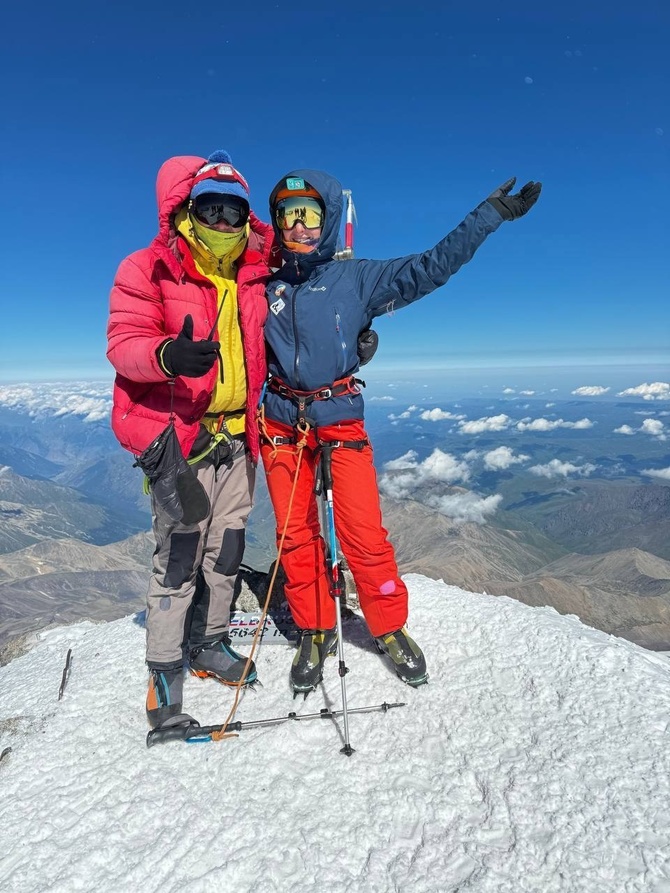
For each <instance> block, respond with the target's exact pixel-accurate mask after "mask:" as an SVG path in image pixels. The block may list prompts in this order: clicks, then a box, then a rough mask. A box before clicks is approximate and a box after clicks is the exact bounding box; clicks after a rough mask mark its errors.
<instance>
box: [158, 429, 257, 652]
mask: <svg viewBox="0 0 670 893" xmlns="http://www.w3.org/2000/svg"><path fill="white" fill-rule="evenodd" d="M193 468H194V470H195V472H196V473H197V476H198V480H199V481H200V483H201V484H202V486H203V487H204V488H205V492H206V493H207V496H208V497H209V501H210V504H211V508H210V513H209V516H208V517H207V518H205V520H204V521H201V522H200V524H197V525H194V526H192V527H185V526H184V525H182V524H181V523H179V522H175V521H173V520H172V519H171V518H168V517H167V516H166V515H165V514H164V513H162V512H161V509H160V506H158V505H157V504H156V502H155V500H154V499H153V498H152V501H151V508H152V515H153V530H154V536H155V538H156V551H155V553H154V558H153V573H152V575H151V579H150V581H149V591H148V593H147V615H146V630H147V658H146V659H147V663H148V664H149V666H150V667H158V668H162V669H168V668H170V667H177V666H180V665H181V664H182V661H183V648H184V647H187V646H188V645H189V644H190V645H191V646H192V645H199V644H202V643H203V642H209V641H212V642H213V641H215V640H216V639H217V638H219V637H220V636H221V634H222V633H224V632H225V631H226V630H227V629H228V623H229V620H230V605H231V602H232V599H233V587H234V585H235V579H236V577H237V572H238V569H239V566H240V562H241V561H242V555H243V553H244V531H245V527H246V523H247V518H248V517H249V512H250V511H251V506H252V499H253V491H254V481H255V476H256V469H255V466H254V465H253V463H252V462H251V461H250V460H249V458H248V457H247V454H246V449H245V445H244V441H243V439H242V438H236V439H235V440H234V442H233V453H232V456H231V457H230V458H229V459H228V460H227V461H225V462H224V463H223V464H221V465H219V467H218V468H216V467H215V465H214V464H213V463H212V462H211V461H210V460H209V459H208V458H205V459H204V460H202V461H201V462H198V463H197V465H194V466H193Z"/></svg>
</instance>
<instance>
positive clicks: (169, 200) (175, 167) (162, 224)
mask: <svg viewBox="0 0 670 893" xmlns="http://www.w3.org/2000/svg"><path fill="white" fill-rule="evenodd" d="M205 164H207V159H206V158H201V157H200V156H199V155H175V156H174V157H173V158H168V160H167V161H166V162H164V163H163V164H162V165H161V168H160V170H159V171H158V176H157V177H156V200H157V202H158V228H159V239H161V240H162V241H164V242H165V243H169V242H170V241H171V240H174V238H175V236H176V233H175V229H174V225H173V218H174V215H175V213H176V211H177V210H178V209H179V208H180V207H181V205H183V204H184V202H185V201H186V200H187V199H188V197H189V195H190V194H191V188H192V187H193V179H194V177H195V175H196V174H197V173H198V171H199V170H200V168H201V167H202V166H203V165H205ZM249 222H250V224H251V233H250V234H249V248H251V249H252V250H255V251H258V252H259V253H260V255H261V256H262V258H263V260H264V261H265V263H267V264H271V265H272V266H279V263H280V261H278V260H277V259H278V256H279V250H278V246H277V245H276V244H274V232H273V229H272V227H271V226H270V225H269V224H267V223H263V222H262V221H261V220H259V219H258V217H256V215H255V214H254V212H253V211H252V212H251V215H250V217H249Z"/></svg>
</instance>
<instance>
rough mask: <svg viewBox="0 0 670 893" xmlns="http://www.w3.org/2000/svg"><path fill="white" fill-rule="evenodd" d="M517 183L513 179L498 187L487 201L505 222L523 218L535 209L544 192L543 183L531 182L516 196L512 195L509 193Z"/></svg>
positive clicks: (515, 194)
mask: <svg viewBox="0 0 670 893" xmlns="http://www.w3.org/2000/svg"><path fill="white" fill-rule="evenodd" d="M515 183H516V177H512V179H511V180H507V182H506V183H503V184H502V186H498V188H497V189H496V190H494V191H493V192H492V193H491V195H489V197H488V198H487V199H486V201H487V202H490V203H491V204H492V205H493V207H494V208H495V209H496V211H497V212H498V213H499V214H500V216H501V217H502V218H503V220H517V219H518V218H519V217H523V215H524V214H527V213H528V211H530V209H531V208H532V207H533V205H534V204H535V202H536V201H537V200H538V198H539V197H540V192H541V191H542V183H534V182H533V181H532V180H531V181H530V183H526V185H525V186H522V187H521V189H520V190H519V191H518V192H516V193H514V195H510V194H509V193H510V192H511V191H512V189H513V188H514V184H515Z"/></svg>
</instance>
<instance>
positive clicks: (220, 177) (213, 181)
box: [191, 149, 249, 202]
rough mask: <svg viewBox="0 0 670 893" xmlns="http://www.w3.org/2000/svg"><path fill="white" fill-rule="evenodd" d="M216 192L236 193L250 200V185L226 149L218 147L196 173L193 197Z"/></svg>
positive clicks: (192, 190)
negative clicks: (235, 166)
mask: <svg viewBox="0 0 670 893" xmlns="http://www.w3.org/2000/svg"><path fill="white" fill-rule="evenodd" d="M205 193H207V194H208V195H209V194H210V193H215V194H217V195H236V196H238V198H243V199H244V200H245V201H246V202H248V201H249V186H248V184H247V181H246V180H245V179H244V177H243V176H242V174H241V173H240V172H239V171H237V170H235V168H234V167H233V162H232V159H231V157H230V155H229V154H228V152H226V150H225V149H217V150H216V152H212V154H211V155H210V156H209V158H208V159H207V164H205V165H203V166H202V167H201V168H200V170H199V171H198V172H197V173H196V175H195V178H194V180H193V186H192V188H191V198H192V199H195V198H197V197H198V196H199V195H204V194H205Z"/></svg>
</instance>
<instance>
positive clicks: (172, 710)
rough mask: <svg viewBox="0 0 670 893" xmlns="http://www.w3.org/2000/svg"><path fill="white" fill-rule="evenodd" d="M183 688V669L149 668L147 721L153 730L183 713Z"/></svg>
mask: <svg viewBox="0 0 670 893" xmlns="http://www.w3.org/2000/svg"><path fill="white" fill-rule="evenodd" d="M183 688H184V671H183V668H182V667H178V668H177V669H172V670H157V669H155V668H154V669H152V668H149V689H148V691H147V719H148V720H149V725H150V726H151V728H152V729H155V728H156V727H157V726H160V725H161V724H162V723H164V722H165V720H166V719H169V718H170V717H171V716H176V715H177V714H178V713H181V712H182V697H183V695H182V692H183Z"/></svg>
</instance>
